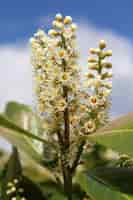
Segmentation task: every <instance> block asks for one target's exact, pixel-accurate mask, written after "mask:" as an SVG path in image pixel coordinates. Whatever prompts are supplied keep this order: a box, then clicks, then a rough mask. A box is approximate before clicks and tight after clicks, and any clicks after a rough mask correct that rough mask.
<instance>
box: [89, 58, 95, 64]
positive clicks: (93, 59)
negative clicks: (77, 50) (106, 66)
mask: <svg viewBox="0 0 133 200" xmlns="http://www.w3.org/2000/svg"><path fill="white" fill-rule="evenodd" d="M88 62H90V63H95V62H97V60H96V59H95V58H88Z"/></svg>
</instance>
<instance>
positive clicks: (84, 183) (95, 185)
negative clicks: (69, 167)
mask: <svg viewBox="0 0 133 200" xmlns="http://www.w3.org/2000/svg"><path fill="white" fill-rule="evenodd" d="M76 179H77V182H78V183H79V185H80V186H81V188H82V189H83V190H84V191H85V192H86V193H87V195H88V196H90V198H91V199H92V200H133V197H132V196H128V195H125V194H123V193H120V192H117V191H113V190H111V189H110V188H108V187H106V186H105V185H104V184H101V183H99V182H97V181H96V180H94V179H92V178H90V177H89V176H87V175H86V174H85V173H78V175H77V178H76Z"/></svg>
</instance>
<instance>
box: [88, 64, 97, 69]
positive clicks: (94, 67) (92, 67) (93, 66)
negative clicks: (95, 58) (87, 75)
mask: <svg viewBox="0 0 133 200" xmlns="http://www.w3.org/2000/svg"><path fill="white" fill-rule="evenodd" d="M89 69H91V70H98V65H97V64H94V65H90V66H89Z"/></svg>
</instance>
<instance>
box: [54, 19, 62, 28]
mask: <svg viewBox="0 0 133 200" xmlns="http://www.w3.org/2000/svg"><path fill="white" fill-rule="evenodd" d="M53 27H55V28H57V29H63V28H64V26H63V23H62V22H58V21H53Z"/></svg>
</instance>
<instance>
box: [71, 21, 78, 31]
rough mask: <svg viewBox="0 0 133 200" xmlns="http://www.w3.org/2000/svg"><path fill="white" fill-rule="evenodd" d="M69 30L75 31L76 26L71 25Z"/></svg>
mask: <svg viewBox="0 0 133 200" xmlns="http://www.w3.org/2000/svg"><path fill="white" fill-rule="evenodd" d="M71 30H72V31H76V30H77V25H76V24H74V23H73V24H71Z"/></svg>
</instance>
